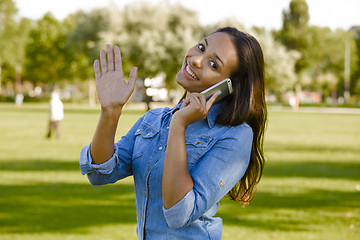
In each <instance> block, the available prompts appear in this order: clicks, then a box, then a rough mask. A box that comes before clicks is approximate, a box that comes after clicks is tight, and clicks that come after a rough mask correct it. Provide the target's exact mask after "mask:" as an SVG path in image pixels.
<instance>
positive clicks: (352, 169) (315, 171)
mask: <svg viewBox="0 0 360 240" xmlns="http://www.w3.org/2000/svg"><path fill="white" fill-rule="evenodd" d="M359 169H360V163H355V162H341V161H340V160H339V161H338V162H317V161H307V162H293V163H292V162H270V163H268V164H267V165H266V167H265V168H264V176H269V177H283V178H286V177H306V178H330V179H349V180H359V179H360V171H359Z"/></svg>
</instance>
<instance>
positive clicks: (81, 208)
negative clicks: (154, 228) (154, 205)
mask: <svg viewBox="0 0 360 240" xmlns="http://www.w3.org/2000/svg"><path fill="white" fill-rule="evenodd" d="M0 189H1V190H0V191H1V195H2V197H1V200H0V203H1V210H0V232H3V233H5V232H8V233H35V232H59V231H60V232H71V231H77V232H78V231H79V230H78V228H82V227H89V226H99V225H104V224H118V223H126V224H135V223H136V209H135V195H134V190H133V185H132V184H129V185H124V184H113V185H107V186H91V185H84V184H66V183H60V184H59V183H56V184H51V183H49V184H38V185H21V186H18V185H8V186H1V188H0ZM5 196H6V197H5Z"/></svg>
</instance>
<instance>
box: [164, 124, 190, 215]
mask: <svg viewBox="0 0 360 240" xmlns="http://www.w3.org/2000/svg"><path fill="white" fill-rule="evenodd" d="M185 129H186V126H184V125H183V124H179V122H176V119H174V118H173V120H172V121H171V123H170V130H169V136H168V143H167V150H166V155H165V163H164V170H163V179H162V197H163V204H164V207H165V208H166V209H169V208H171V207H172V206H174V205H175V204H176V203H177V202H179V201H180V200H181V199H182V198H183V197H184V196H185V195H186V194H187V193H188V192H189V191H190V190H191V189H192V188H193V185H194V184H193V181H192V178H191V176H190V173H189V170H188V166H187V160H186V143H185Z"/></svg>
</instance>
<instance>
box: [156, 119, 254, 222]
mask: <svg viewBox="0 0 360 240" xmlns="http://www.w3.org/2000/svg"><path fill="white" fill-rule="evenodd" d="M231 129H233V130H231V131H228V132H227V134H224V135H223V136H222V137H221V138H219V140H218V141H217V142H216V143H215V144H214V146H212V148H211V149H210V150H209V151H208V152H207V153H206V154H205V155H204V156H203V157H202V159H200V160H199V161H198V162H197V164H196V165H195V166H194V168H192V169H191V171H190V175H191V177H192V179H193V183H194V187H193V189H192V190H190V191H189V192H188V193H187V194H186V195H185V197H184V198H183V199H181V200H180V201H179V202H178V203H177V204H175V205H174V206H173V207H171V208H169V209H165V208H164V207H163V213H164V216H165V219H166V221H167V223H168V225H169V227H172V228H181V227H185V226H188V225H189V224H191V223H192V222H193V221H195V220H197V219H199V218H200V217H201V216H202V215H204V214H205V213H206V212H207V211H208V210H209V209H210V208H211V207H213V206H215V205H216V203H217V202H219V201H220V200H221V198H223V197H224V196H225V195H226V194H227V193H228V192H229V191H230V190H231V189H232V187H233V186H234V185H235V184H236V183H237V182H238V181H239V180H240V179H241V178H242V176H243V175H244V173H245V171H246V169H247V167H248V164H249V160H250V154H251V148H252V138H253V133H252V129H251V128H250V127H249V126H248V125H247V124H243V125H241V126H237V127H235V128H231Z"/></svg>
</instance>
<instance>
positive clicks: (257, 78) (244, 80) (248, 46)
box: [214, 27, 267, 204]
mask: <svg viewBox="0 0 360 240" xmlns="http://www.w3.org/2000/svg"><path fill="white" fill-rule="evenodd" d="M216 32H223V33H227V34H229V35H230V36H231V37H232V40H233V43H234V45H235V47H236V49H237V56H238V62H239V63H238V66H237V70H236V71H235V72H234V73H233V74H232V76H231V80H232V84H233V88H234V94H231V95H229V96H228V97H226V98H225V99H224V101H223V102H222V105H221V111H220V113H219V115H218V117H217V119H216V123H217V124H220V125H225V126H236V125H240V124H243V123H247V124H248V125H249V126H250V127H251V128H252V131H253V134H254V136H253V142H252V149H251V156H250V162H249V166H248V168H247V170H246V172H245V174H244V176H243V177H242V178H241V179H240V181H239V182H238V183H237V184H236V185H235V186H234V187H233V188H232V189H231V190H230V191H229V192H228V196H229V197H230V199H232V200H235V201H237V202H240V201H241V202H244V203H245V204H247V203H249V202H250V201H251V200H252V199H253V198H254V196H255V194H256V187H257V184H258V183H259V181H260V179H261V176H262V173H263V169H264V165H265V157H264V150H263V143H264V131H265V128H266V123H267V109H266V103H265V84H264V74H265V73H264V57H263V53H262V50H261V47H260V44H259V43H258V41H257V40H256V39H255V38H254V37H253V36H251V35H249V34H247V33H244V32H241V31H239V30H237V29H236V28H232V27H225V28H219V29H217V30H216V31H215V32H214V33H216Z"/></svg>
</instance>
